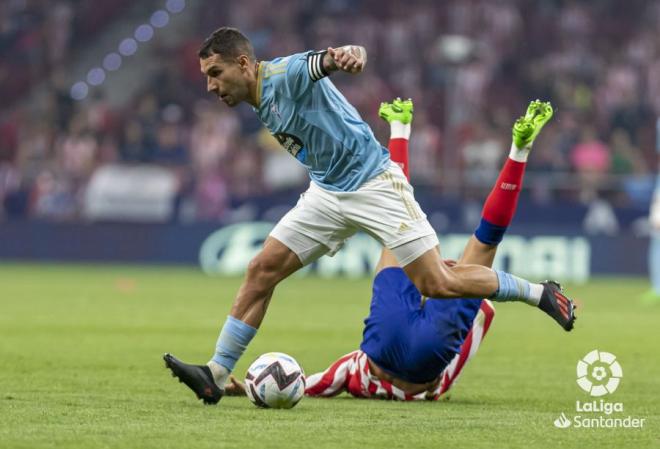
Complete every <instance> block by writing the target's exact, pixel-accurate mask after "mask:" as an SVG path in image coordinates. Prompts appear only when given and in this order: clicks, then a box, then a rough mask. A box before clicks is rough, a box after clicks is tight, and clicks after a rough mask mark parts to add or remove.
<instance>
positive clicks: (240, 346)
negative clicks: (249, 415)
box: [164, 27, 575, 404]
mask: <svg viewBox="0 0 660 449" xmlns="http://www.w3.org/2000/svg"><path fill="white" fill-rule="evenodd" d="M198 56H199V59H200V66H201V70H202V73H203V74H204V75H205V76H206V78H207V89H208V91H209V92H210V93H212V94H214V95H216V96H217V97H218V99H220V100H222V101H223V102H224V103H225V104H226V105H228V106H232V107H233V106H236V105H237V104H239V103H241V102H247V103H249V104H250V105H252V107H253V108H254V110H255V112H256V113H257V115H258V116H259V118H260V119H261V121H262V122H263V124H264V125H265V126H266V127H267V128H268V129H269V130H270V131H271V133H272V134H273V135H274V136H275V137H276V138H277V139H278V140H279V142H280V143H281V144H282V146H283V147H284V148H285V149H286V150H287V151H288V152H289V153H291V155H292V156H294V157H295V158H296V159H297V160H298V162H300V163H301V164H303V165H304V166H305V167H306V168H307V170H308V172H309V176H310V179H311V182H310V187H309V189H307V191H306V192H305V193H303V194H302V195H301V197H300V200H299V201H298V204H297V205H296V206H295V207H294V208H293V209H292V210H291V211H289V212H288V213H287V214H286V215H285V216H284V217H283V218H282V219H281V220H280V222H279V223H278V224H277V225H276V226H275V228H274V229H273V230H272V231H271V233H270V235H269V237H268V238H267V240H266V242H265V243H264V247H263V249H262V250H261V252H260V253H259V254H257V256H255V257H254V259H253V260H252V261H251V262H250V264H249V265H248V268H247V274H246V277H245V280H244V282H243V284H242V286H241V287H240V289H239V291H238V294H237V296H236V299H235V300H234V305H233V307H232V309H231V312H230V315H229V316H228V317H227V320H226V321H225V323H224V325H223V328H222V330H221V331H220V336H219V337H218V341H217V344H216V351H215V354H214V355H213V357H212V359H211V360H210V361H209V362H208V364H207V365H190V364H187V363H183V362H181V361H180V360H178V359H176V358H175V357H174V356H172V355H170V354H165V356H164V359H165V363H166V366H167V367H168V368H169V369H171V370H172V374H173V375H174V376H176V377H178V378H179V380H180V381H182V382H184V383H185V384H186V385H187V386H188V387H189V388H191V389H192V390H193V391H194V392H195V394H196V395H197V397H198V398H200V399H202V400H203V401H204V402H205V403H207V404H215V403H217V402H218V401H219V400H220V399H221V398H222V396H223V388H224V385H225V383H226V380H227V378H228V377H229V374H230V373H231V371H232V370H233V369H234V366H235V364H236V361H237V360H238V359H239V358H240V356H241V355H242V354H243V352H244V351H245V348H246V347H247V345H248V344H249V342H250V341H251V340H252V338H253V337H254V336H255V334H256V332H257V328H258V327H259V326H260V324H261V322H262V320H263V318H264V316H265V314H266V309H267V307H268V304H269V303H270V299H271V297H272V295H273V291H274V289H275V287H276V286H277V284H278V283H279V282H281V281H282V280H284V279H285V278H287V277H288V276H290V275H291V274H293V273H294V272H296V271H297V270H299V269H300V268H301V267H303V266H305V265H307V264H309V263H311V262H313V261H315V260H316V259H318V258H319V257H321V256H323V255H325V254H328V255H333V254H334V253H335V252H337V251H338V250H339V249H340V248H341V246H342V245H343V243H344V241H345V240H346V239H348V238H350V237H351V236H352V235H353V234H355V233H356V232H357V231H359V230H362V231H364V232H366V233H368V234H369V235H371V236H373V237H374V238H375V239H376V240H378V242H379V243H380V244H382V245H383V246H384V247H385V248H387V249H388V250H390V251H391V253H392V254H393V255H394V257H395V258H396V260H397V261H398V263H399V265H400V266H401V267H402V269H403V271H404V272H405V274H406V276H407V277H408V278H409V279H410V281H411V282H412V283H413V284H414V285H415V287H416V288H417V289H418V290H419V292H420V294H421V295H423V296H426V297H432V298H438V299H442V298H454V299H455V298H490V299H492V300H494V301H521V302H526V303H528V304H531V305H534V306H538V307H540V308H541V309H542V310H544V311H545V312H546V313H548V314H549V315H550V316H551V317H552V318H554V319H555V321H557V322H558V323H559V324H560V325H561V326H562V327H563V328H564V329H565V330H567V331H568V330H571V329H572V327H573V321H574V319H575V316H574V312H573V311H574V307H573V304H572V302H570V300H568V302H565V301H563V300H562V301H560V300H558V299H557V298H565V297H564V296H563V295H561V293H560V287H559V286H558V284H556V283H553V282H544V283H540V284H536V283H531V282H528V281H526V280H524V279H521V278H518V277H515V276H513V275H511V274H509V273H505V272H503V271H498V270H492V269H490V268H487V267H484V266H481V265H473V264H459V265H455V266H448V265H446V264H445V263H443V261H442V259H441V258H440V253H439V251H438V248H437V247H438V238H437V236H436V234H435V231H434V230H433V228H432V227H431V225H430V224H429V222H428V220H427V219H426V215H425V214H424V212H423V211H422V210H421V208H420V207H419V204H418V203H417V201H415V198H414V195H413V189H412V187H411V186H410V184H409V183H408V180H407V178H406V176H405V175H404V173H403V171H402V170H401V168H400V167H399V166H398V165H397V164H395V163H393V162H392V161H391V160H390V158H389V153H388V151H387V149H385V148H384V147H383V146H382V145H380V144H379V143H378V141H377V140H376V138H375V137H374V135H373V132H372V131H371V129H370V128H369V125H367V124H366V123H365V122H364V121H363V120H362V118H361V117H360V115H359V113H358V112H357V111H356V110H355V108H354V107H353V106H351V104H350V103H348V101H347V100H346V98H344V96H343V95H342V94H341V92H339V91H338V90H337V88H336V87H335V86H334V84H333V83H332V82H331V81H330V79H329V78H328V75H330V74H331V73H332V72H336V71H343V72H347V73H359V72H361V71H363V70H364V67H365V65H366V62H367V52H366V50H365V49H364V48H363V47H360V46H356V45H346V46H343V47H339V48H332V47H330V48H328V49H327V50H323V51H308V52H303V53H298V54H294V55H291V56H287V57H284V58H276V59H274V60H272V61H258V60H257V59H256V57H255V55H254V50H253V48H252V44H251V43H250V41H249V40H248V39H247V38H246V37H245V36H244V35H243V34H242V33H241V32H240V31H238V30H236V29H235V28H228V27H223V28H220V29H218V30H216V31H215V32H214V33H213V34H212V35H211V36H210V37H209V38H208V39H207V40H206V41H205V42H204V44H203V45H202V47H201V49H200V51H199V54H198ZM550 116H551V114H550ZM539 117H540V115H539ZM549 118H550V117H549V116H547V115H546V116H544V120H546V121H547V120H549ZM539 129H540V128H539ZM534 137H536V134H534V135H533V137H531V140H530V142H531V141H532V140H533V138H534ZM528 143H529V142H528ZM528 143H525V142H522V143H520V146H519V147H517V148H512V154H513V156H511V157H512V158H513V159H514V160H516V161H517V160H526V159H527V155H528V153H529V149H530V148H531V144H529V145H528ZM519 188H520V186H519V185H513V184H509V183H507V184H506V185H505V186H503V189H504V190H505V191H506V190H512V191H519ZM505 230H506V227H505V226H502V225H501V224H499V223H492V222H489V221H488V220H483V221H482V223H481V225H480V228H479V230H478V232H479V235H480V236H481V238H482V239H484V241H486V242H491V243H492V244H497V243H499V241H500V240H501V238H502V235H503V234H504V231H505Z"/></svg>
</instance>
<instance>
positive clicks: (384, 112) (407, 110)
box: [378, 98, 413, 125]
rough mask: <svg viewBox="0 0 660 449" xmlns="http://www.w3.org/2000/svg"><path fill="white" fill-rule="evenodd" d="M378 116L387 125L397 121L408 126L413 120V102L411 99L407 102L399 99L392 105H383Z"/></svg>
mask: <svg viewBox="0 0 660 449" xmlns="http://www.w3.org/2000/svg"><path fill="white" fill-rule="evenodd" d="M378 115H379V116H380V118H382V119H383V120H385V121H386V122H387V123H392V122H394V121H397V122H401V123H403V124H404V125H407V124H409V123H410V122H412V119H413V102H412V100H411V99H410V98H408V99H407V100H402V99H401V98H397V99H396V100H394V101H393V102H391V103H381V104H380V108H379V109H378Z"/></svg>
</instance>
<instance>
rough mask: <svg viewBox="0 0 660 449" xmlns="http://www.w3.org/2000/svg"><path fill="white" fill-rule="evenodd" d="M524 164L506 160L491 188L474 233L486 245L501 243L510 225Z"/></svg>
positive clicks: (509, 159) (516, 203)
mask: <svg viewBox="0 0 660 449" xmlns="http://www.w3.org/2000/svg"><path fill="white" fill-rule="evenodd" d="M526 165H527V164H526V163H525V162H518V161H514V160H513V159H511V158H507V160H506V162H505V163H504V167H502V171H500V175H499V176H498V178H497V182H496V183H495V185H494V186H493V190H491V192H490V194H489V195H488V198H486V203H485V204H484V209H483V211H482V212H481V222H480V223H479V226H478V227H477V229H476V231H474V235H475V237H477V239H478V240H479V241H480V242H482V243H485V244H487V245H497V244H499V243H500V242H501V241H502V238H503V237H504V233H505V232H506V228H507V227H508V226H509V224H511V220H512V219H513V215H514V214H515V213H516V207H517V206H518V197H519V196H520V189H521V188H522V181H523V175H524V174H525V166H526Z"/></svg>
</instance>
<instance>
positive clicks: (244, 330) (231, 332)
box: [211, 316, 257, 371]
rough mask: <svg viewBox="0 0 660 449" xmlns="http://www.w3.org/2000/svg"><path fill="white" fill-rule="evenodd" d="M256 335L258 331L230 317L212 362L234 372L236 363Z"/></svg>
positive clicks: (222, 331) (221, 333) (223, 327)
mask: <svg viewBox="0 0 660 449" xmlns="http://www.w3.org/2000/svg"><path fill="white" fill-rule="evenodd" d="M256 333H257V329H255V328H254V327H252V326H250V325H248V324H245V323H244V322H242V321H241V320H238V319H236V318H234V317H233V316H228V317H227V321H225V324H224V326H222V330H221V331H220V336H219V337H218V342H217V343H216V344H215V354H214V355H213V358H212V359H211V360H212V361H213V362H215V363H217V364H218V365H222V366H224V367H225V368H227V370H229V371H233V369H234V366H235V365H236V361H237V360H238V359H239V358H240V357H241V356H242V355H243V352H244V351H245V348H247V345H248V344H250V341H251V340H252V338H253V337H254V336H255V335H256Z"/></svg>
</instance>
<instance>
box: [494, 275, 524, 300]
mask: <svg viewBox="0 0 660 449" xmlns="http://www.w3.org/2000/svg"><path fill="white" fill-rule="evenodd" d="M493 271H494V272H495V274H497V281H498V282H499V287H498V288H497V291H496V292H495V294H494V295H493V296H492V297H491V299H492V300H494V301H528V300H529V299H530V290H531V288H530V283H529V282H527V281H526V280H524V279H521V278H519V277H518V276H514V275H512V274H509V273H506V272H504V271H500V270H493Z"/></svg>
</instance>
